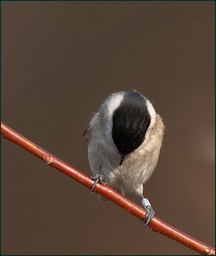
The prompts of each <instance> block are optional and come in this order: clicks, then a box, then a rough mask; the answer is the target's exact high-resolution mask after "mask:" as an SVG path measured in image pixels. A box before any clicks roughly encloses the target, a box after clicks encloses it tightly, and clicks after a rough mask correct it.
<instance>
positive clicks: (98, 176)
mask: <svg viewBox="0 0 216 256" xmlns="http://www.w3.org/2000/svg"><path fill="white" fill-rule="evenodd" d="M91 179H92V180H94V181H95V182H94V184H93V185H92V187H91V195H92V194H93V193H94V191H95V190H94V188H95V186H96V185H97V184H98V182H103V181H104V176H103V175H102V174H99V173H97V174H96V175H93V176H91Z"/></svg>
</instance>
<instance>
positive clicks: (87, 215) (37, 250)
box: [2, 2, 215, 254]
mask: <svg viewBox="0 0 216 256" xmlns="http://www.w3.org/2000/svg"><path fill="white" fill-rule="evenodd" d="M213 31H214V3H213V2H79V3H78V2H3V3H2V121H3V122H5V123H6V124H8V125H9V126H11V127H12V128H13V129H15V130H17V131H18V132H20V133H21V134H23V135H24V136H26V137H27V138H29V139H31V140H33V141H34V142H35V143H37V144H39V145H40V146H42V147H44V148H45V149H46V150H48V151H50V152H52V153H53V154H54V155H56V156H58V157H60V158H62V159H63V160H65V161H67V162H68V163H70V164H71V165H72V166H74V167H76V168H78V169H80V170H82V171H83V172H85V173H87V174H89V175H90V171H89V167H88V160H87V152H86V151H87V144H86V143H85V141H82V140H81V136H82V133H83V131H84V129H85V128H86V125H87V124H88V121H89V118H90V117H91V115H92V113H93V112H94V111H96V110H97V108H98V107H99V105H100V104H101V103H102V102H103V100H104V99H105V98H106V97H107V96H108V95H109V94H110V93H111V92H115V91H119V90H131V89H133V88H135V89H137V90H139V91H140V92H142V93H143V94H144V95H146V96H147V97H148V98H149V99H150V100H151V101H152V102H153V104H154V106H155V108H156V110H157V112H158V113H159V114H161V116H162V117H163V119H164V122H165V124H166V136H165V140H164V144H163V149H162V153H161V155H160V160H159V163H158V166H157V169H156V171H155V173H154V174H153V176H152V178H151V179H150V181H149V182H148V183H147V184H146V185H145V188H144V191H145V195H146V196H147V197H148V198H149V199H150V201H151V202H152V204H153V207H154V209H155V211H156V214H157V216H158V217H160V218H162V219H163V220H165V221H167V222H168V223H170V224H171V225H173V226H175V227H177V228H179V229H181V230H182V231H184V232H186V233H188V234H190V235H192V236H194V237H196V238H198V239H200V240H202V241H203V242H206V243H208V244H210V245H214V226H215V223H214V58H213V56H214V37H213ZM130 198H131V199H132V200H134V201H135V202H137V203H138V204H140V202H139V200H138V199H137V198H136V197H130ZM2 253H3V254H75V253H77V254H114V253H115V254H120V253H121V254H197V253H196V252H194V251H192V250H190V249H188V248H186V247H184V246H182V245H180V244H178V243H177V242H175V241H172V240H170V239H169V238H166V237H164V236H162V235H159V234H157V233H154V232H151V231H150V229H149V228H144V227H143V226H142V223H141V221H139V220H138V219H136V218H135V217H133V216H131V215H130V214H128V213H127V212H125V211H124V210H122V209H121V208H119V207H118V206H116V205H115V204H113V203H111V202H109V201H105V202H102V203H100V202H99V201H98V200H97V196H96V195H95V196H90V191H89V190H88V189H86V188H85V187H83V186H82V185H80V184H78V183H76V182H75V181H73V180H72V179H70V178H69V177H67V176H66V175H64V174H62V173H60V172H59V171H56V170H55V169H53V168H50V167H49V166H48V165H46V164H45V163H43V162H42V161H41V160H39V159H37V158H36V157H34V156H33V155H31V154H29V153H28V152H26V151H24V150H23V149H21V148H20V147H18V146H16V145H15V144H12V143H10V142H8V141H6V140H4V139H3V140H2Z"/></svg>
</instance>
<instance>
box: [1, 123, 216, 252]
mask: <svg viewBox="0 0 216 256" xmlns="http://www.w3.org/2000/svg"><path fill="white" fill-rule="evenodd" d="M1 133H2V135H3V137H4V138H6V139H8V140H10V141H12V142H14V143H16V144H17V145H19V146H21V147H22V148H24V149H25V150H27V151H29V152H30V153H32V154H34V155H35V156H37V157H39V158H41V159H42V160H44V161H45V162H46V163H47V164H49V165H51V166H52V167H54V168H55V169H57V170H59V171H61V172H63V173H65V174H66V175H68V176H69V177H71V178H73V179H74V180H76V181H77V182H79V183H81V184H83V185H84V186H86V187H88V188H91V187H92V185H93V183H94V181H93V180H92V179H91V178H90V177H89V176H87V175H86V174H84V173H82V172H80V171H78V170H76V169H75V168H73V167H72V166H70V165H69V164H67V163H65V162H64V161H62V160H61V159H59V158H58V157H56V156H54V155H52V154H51V153H49V152H47V151H46V150H44V149H43V148H41V147H39V146H38V145H36V144H35V143H33V142H31V141H30V140H28V139H27V138H25V137H24V136H22V135H21V134H19V133H17V132H16V131H14V130H12V129H11V128H10V127H9V126H7V125H6V124H4V123H1ZM95 191H96V192H97V193H99V194H101V195H102V196H104V197H106V198H108V199H110V200H111V201H112V202H114V203H115V204H117V205H119V206H121V207H122V208H124V209H125V210H127V211H128V212H129V213H131V214H133V215H134V216H136V217H137V218H139V219H141V220H142V219H143V218H144V216H145V210H144V209H143V208H142V207H140V206H138V205H137V204H135V203H133V202H132V201H130V200H128V199H127V198H125V197H124V196H123V195H121V194H119V193H118V192H116V191H115V190H113V189H112V188H111V187H109V186H108V185H106V184H101V183H98V184H97V185H96V186H95ZM149 227H150V228H151V229H152V230H153V231H156V232H158V233H161V234H163V235H166V236H168V237H170V238H172V239H174V240H176V241H177V242H179V243H181V244H183V245H185V246H187V247H189V248H191V249H193V250H195V251H197V252H199V253H201V254H206V255H215V249H214V248H213V247H211V246H209V245H207V244H205V243H203V242H201V241H199V240H197V239H195V238H193V237H192V236H189V235H187V234H185V233H183V232H182V231H180V230H178V229H176V228H174V227H172V226H171V225H169V224H167V223H165V222H164V221H162V220H161V219H159V218H157V217H153V219H152V220H151V222H150V223H149Z"/></svg>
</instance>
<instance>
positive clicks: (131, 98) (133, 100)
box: [112, 91, 151, 156]
mask: <svg viewBox="0 0 216 256" xmlns="http://www.w3.org/2000/svg"><path fill="white" fill-rule="evenodd" d="M150 122H151V117H150V115H149V112H148V109H147V106H146V98H145V97H144V96H143V95H142V94H140V93H138V92H136V91H132V92H128V93H126V94H125V96H124V99H123V101H122V102H121V104H120V106H119V107H118V108H117V109H116V110H115V111H114V113H113V128H112V138H113V141H114V143H115V145H116V147H117V149H118V150H119V152H120V155H121V156H125V155H127V154H129V153H131V152H132V151H134V150H135V149H136V148H138V147H139V146H140V145H141V144H142V142H143V141H144V138H145V133H146V131H147V129H148V127H149V124H150Z"/></svg>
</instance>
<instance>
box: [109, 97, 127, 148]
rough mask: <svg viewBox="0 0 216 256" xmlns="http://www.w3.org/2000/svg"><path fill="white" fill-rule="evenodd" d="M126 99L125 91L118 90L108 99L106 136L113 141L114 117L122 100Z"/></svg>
mask: <svg viewBox="0 0 216 256" xmlns="http://www.w3.org/2000/svg"><path fill="white" fill-rule="evenodd" d="M123 99H124V92H118V93H114V94H112V95H111V97H110V98H108V99H107V101H106V105H107V113H106V119H107V120H106V137H107V138H108V139H109V140H110V141H112V143H113V144H114V142H113V140H112V136H111V134H112V126H113V123H112V117H113V113H114V112H115V110H116V109H117V108H118V107H119V106H120V104H121V102H122V101H123Z"/></svg>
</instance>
